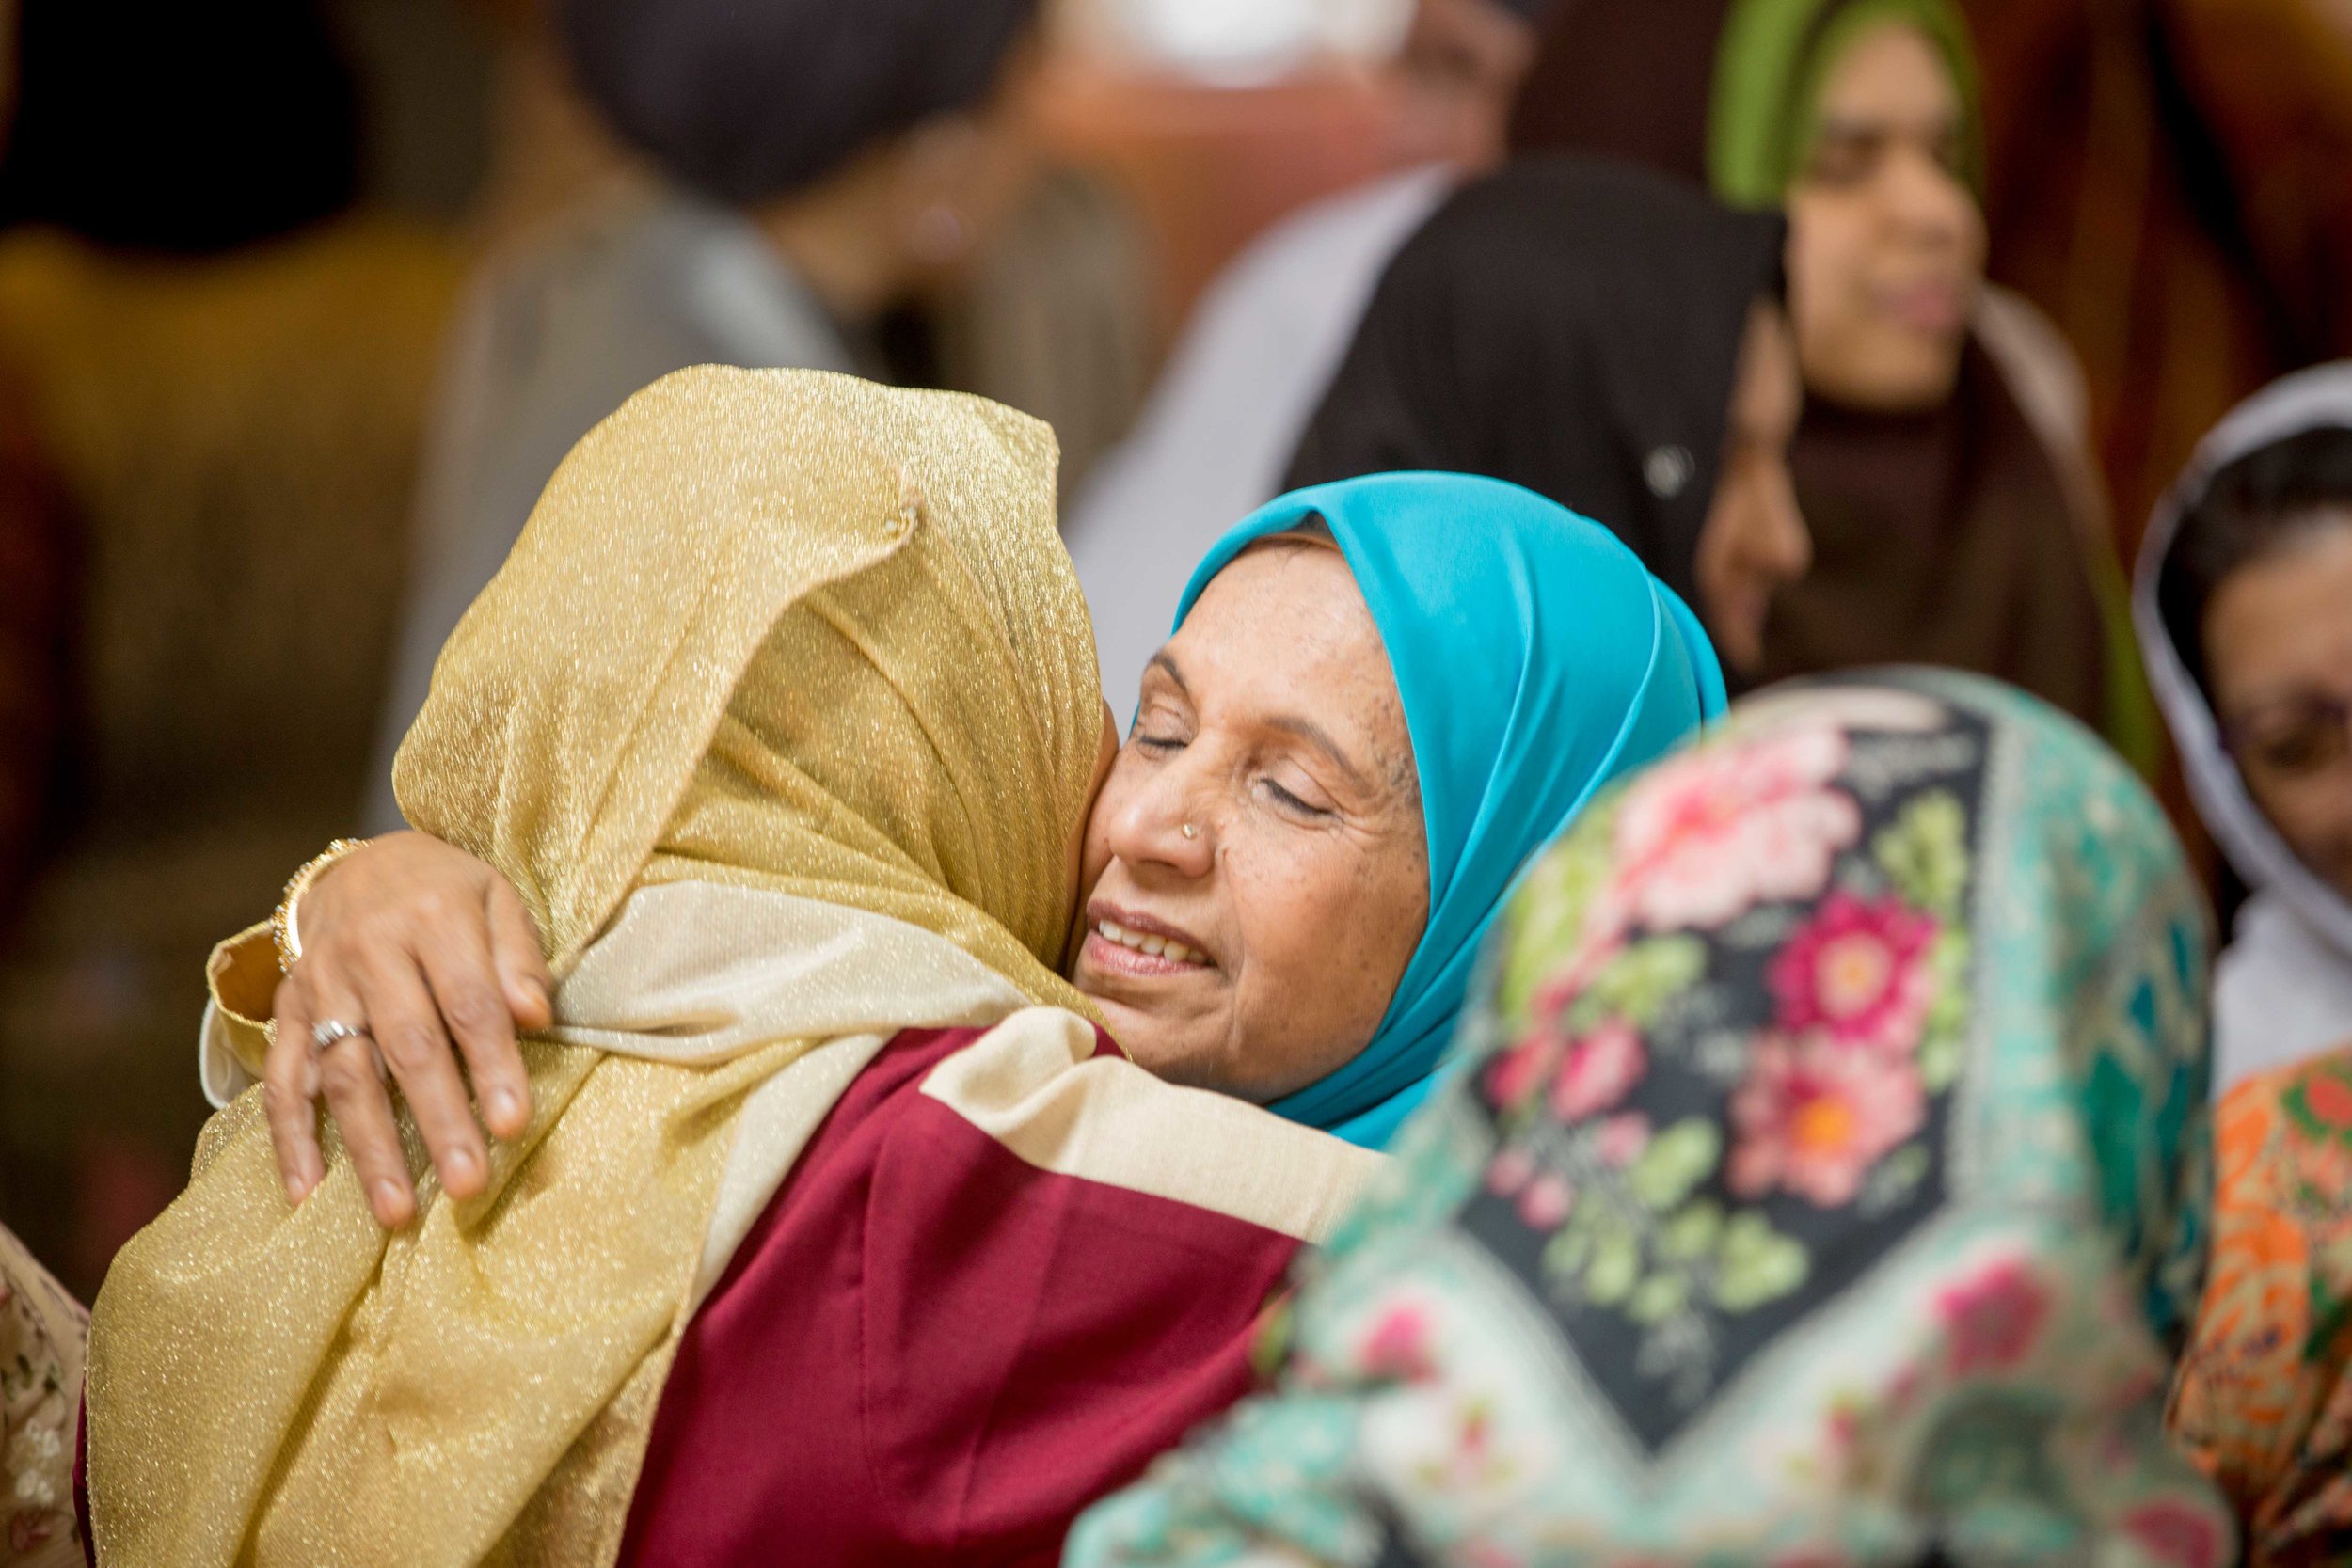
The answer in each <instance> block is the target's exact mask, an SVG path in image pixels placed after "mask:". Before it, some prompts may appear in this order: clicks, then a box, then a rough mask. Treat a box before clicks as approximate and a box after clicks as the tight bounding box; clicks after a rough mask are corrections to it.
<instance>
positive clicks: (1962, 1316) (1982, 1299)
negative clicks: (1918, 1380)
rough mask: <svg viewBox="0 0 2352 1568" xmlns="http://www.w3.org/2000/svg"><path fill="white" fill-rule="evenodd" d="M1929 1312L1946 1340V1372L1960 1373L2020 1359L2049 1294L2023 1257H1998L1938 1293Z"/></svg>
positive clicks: (2047, 1310)
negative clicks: (1939, 1322)
mask: <svg viewBox="0 0 2352 1568" xmlns="http://www.w3.org/2000/svg"><path fill="white" fill-rule="evenodd" d="M1935 1310H1936V1313H1937V1315H1938V1316H1940V1317H1941V1318H1942V1319H1943V1320H1944V1331H1945V1333H1947V1335H1949V1336H1950V1338H1951V1355H1952V1371H1953V1373H1954V1374H1955V1375H1957V1376H1961V1377H1965V1376H1967V1375H1969V1374H1970V1373H1972V1372H1982V1371H1996V1370H2003V1369H2006V1368H2010V1367H2014V1366H2016V1365H2017V1364H2018V1363H2019V1362H2020V1361H2023V1360H2024V1359H2025V1358H2026V1352H2027V1351H2029V1350H2031V1349H2032V1348H2033V1342H2034V1336H2035V1335H2037V1334H2038V1333H2040V1332H2041V1330H2042V1321H2043V1320H2044V1319H2045V1318H2047V1317H2048V1316H2049V1315H2050V1292H2049V1291H2048V1290H2047V1289H2046V1288H2045V1287H2044V1286H2043V1285H2042V1282H2041V1281H2040V1280H2039V1279H2036V1278H2035V1277H2034V1274H2033V1270H2032V1269H2030V1268H2028V1267H2027V1266H2026V1264H2025V1263H2024V1262H2023V1261H2021V1260H2020V1259H2014V1258H2010V1259H2002V1260H2001V1261H2000V1262H1998V1263H1995V1264H1994V1265H1993V1266H1992V1267H1990V1268H1988V1269H1986V1270H1985V1271H1984V1272H1983V1273H1982V1274H1980V1275H1977V1277H1976V1278H1974V1279H1971V1280H1967V1281H1965V1282H1963V1283H1962V1284H1959V1285H1955V1286H1953V1287H1952V1288H1951V1289H1950V1290H1948V1291H1944V1292H1943V1293H1941V1294H1940V1295H1938V1296H1937V1297H1936V1298H1935Z"/></svg>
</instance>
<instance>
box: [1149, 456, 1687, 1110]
mask: <svg viewBox="0 0 2352 1568" xmlns="http://www.w3.org/2000/svg"><path fill="white" fill-rule="evenodd" d="M1314 518H1321V519H1322V521H1323V522H1324V523H1325V525H1326V526H1327V527H1328V528H1329V529H1330V531H1331V536H1332V538H1333V539H1334V540H1335V541H1336V542H1337V543H1338V545H1339V547H1340V553H1341V554H1342V555H1343V556H1344V557H1346V560H1347V564H1348V568H1349V570H1350V571H1352V572H1353V573H1354V574H1355V577H1356V585H1357V587H1358V588H1359V589H1360V590H1361V591H1362V593H1363V595H1364V603H1365V604H1366V605H1367V606H1369V607H1370V608H1371V610H1372V619H1373V624H1374V625H1375V626H1377V627H1378V628H1379V631H1380V641H1381V642H1382V644H1383V646H1385V647H1386V648H1387V650H1388V654H1389V662H1390V664H1391V666H1392V667H1393V668H1394V670H1395V673H1396V689H1397V695H1398V696H1399V697H1400V698H1401V699H1402V700H1403V703H1404V707H1405V727H1406V733H1407V734H1409V735H1410V736H1411V737H1412V742H1413V759H1414V763H1415V765H1416V766H1417V767H1418V768H1419V769H1420V773H1421V800H1422V819H1423V821H1424V823H1425V824H1426V827H1427V829H1428V833H1429V926H1428V928H1427V930H1425V931H1424V932H1423V933H1422V939H1421V946H1420V947H1419V948H1418V949H1417V950H1416V951H1415V952H1414V954H1413V958H1412V962H1411V963H1410V964H1408V965H1407V966H1406V970H1405V977H1404V979H1403V980H1402V981H1400V982H1399V983H1398V985H1397V988H1396V995H1395V996H1394V997H1393V998H1392V999H1391V1001H1390V1003H1389V1010H1388V1013H1387V1015H1386V1016H1385V1017H1384V1018H1382V1020H1381V1021H1380V1027H1379V1030H1378V1031H1377V1032H1376V1033H1375V1035H1374V1036H1373V1037H1372V1043H1371V1044H1370V1045H1368V1046H1366V1047H1365V1048H1364V1050H1363V1051H1362V1053H1360V1054H1359V1055H1358V1056H1357V1057H1356V1058H1355V1060H1353V1061H1351V1062H1349V1063H1348V1064H1347V1065H1346V1066H1345V1067H1343V1068H1342V1069H1339V1070H1338V1071H1337V1072H1334V1073H1332V1074H1331V1075H1330V1076H1329V1077H1327V1078H1325V1079H1322V1080H1321V1081H1319V1082H1317V1083H1314V1084H1311V1085H1308V1086H1307V1087H1306V1088H1303V1089H1301V1090H1299V1091H1298V1092H1297V1093H1295V1094H1293V1095H1290V1096H1288V1097H1286V1098H1284V1099H1282V1100H1279V1101H1276V1102H1275V1103H1274V1105H1273V1106H1272V1107H1271V1108H1272V1109H1273V1110H1274V1111H1275V1112H1277V1113H1278V1114H1279V1115H1281V1116H1285V1117H1290V1118H1291V1119H1292V1120H1294V1121H1302V1122H1305V1123H1307V1124H1308V1125H1310V1126H1312V1127H1320V1128H1323V1129H1324V1130H1325V1131H1327V1132H1335V1133H1337V1134H1338V1135H1340V1136H1341V1137H1343V1138H1345V1139H1347V1140H1348V1141H1350V1142H1351V1143H1358V1144H1362V1145H1365V1146H1368V1147H1371V1148H1378V1147H1380V1146H1381V1145H1383V1144H1385V1143H1386V1142H1387V1141H1388V1138H1389V1134H1390V1133H1391V1132H1394V1131H1395V1129H1396V1125H1397V1123H1398V1122H1400V1121H1402V1120H1403V1119H1404V1118H1405V1117H1406V1113H1407V1112H1409V1111H1411V1110H1412V1108H1413V1107H1414V1106H1416V1105H1418V1104H1420V1103H1421V1101H1422V1097H1423V1096H1424V1095H1425V1094H1426V1093H1427V1092H1428V1089H1429V1076H1430V1074H1431V1072H1432V1071H1434V1070H1435V1069H1436V1068H1437V1065H1438V1057H1439V1056H1440V1055H1442V1054H1443V1053H1444V1051H1445V1048H1446V1043H1447V1041H1448V1040H1449V1039H1451V1038H1452V1037H1453V1033H1454V1015H1455V1014H1456V1013H1458V1012H1460V1011H1461V1007H1462V997H1463V994H1464V992H1465V990H1467V989H1468V987H1469V984H1470V968H1471V964H1472V961H1473V959H1474V958H1475V956H1476V954H1477V951H1478V945H1479V942H1480V941H1481V940H1482V939H1483V938H1484V937H1485V936H1486V928H1487V927H1488V926H1489V925H1490V924H1492V922H1493V920H1494V917H1495V911H1497V910H1498V909H1499V908H1500V907H1501V906H1502V901H1503V895H1504V894H1505V893H1506V892H1507V891H1508V890H1509V888H1510V885H1511V881H1512V879H1513V878H1515V877H1516V876H1518V871H1519V868H1520V866H1521V865H1523V864H1524V863H1526V862H1527V860H1528V859H1529V857H1530V856H1532V855H1534V852H1535V851H1536V850H1537V849H1539V848H1541V847H1543V846H1544V844H1545V843H1546V842H1547V841H1549V839H1550V838H1551V837H1552V836H1553V835H1554V834H1556V833H1558V832H1560V831H1561V830H1562V829H1563V828H1565V826H1566V825H1567V824H1568V822H1569V821H1570V819H1572V818H1573V817H1574V816H1576V814H1577V813H1578V812H1579V811H1580V810H1581V809H1582V807H1583V805H1584V802H1585V801H1586V800H1590V799H1591V798H1592V795H1593V792H1594V791H1595V790H1597V789H1598V788H1599V787H1600V786H1601V785H1603V784H1607V783H1608V782H1609V781H1610V780H1612V779H1613V778H1615V777H1617V776H1618V775H1619V774H1621V773H1627V772H1630V771H1632V770H1633V769H1635V768H1640V767H1642V766H1643V765H1644V764H1645V763H1648V762H1650V761H1652V760H1654V759H1655V758H1657V757H1658V756H1660V755H1661V753H1663V752H1667V751H1669V750H1671V749H1672V748H1673V747H1675V746H1676V745H1677V744H1678V743H1680V742H1681V741H1683V740H1685V739H1687V738H1689V737H1690V736H1692V735H1693V734H1694V733H1696V731H1697V730H1698V727H1699V725H1700V724H1701V723H1702V722H1704V721H1708V720H1711V719H1713V718H1715V717H1716V716H1717V715H1719V714H1721V713H1722V712H1723V710H1724V676H1723V670H1722V668H1721V666H1719V665H1718V664H1717V663H1716V661H1715V650H1714V648H1713V646H1712V645H1711V644H1710V643H1709V642H1708V640H1707V634H1706V633H1705V632H1703V631H1701V630H1700V629H1699V624H1698V621H1697V618H1696V617H1694V616H1693V615H1692V613H1691V611H1690V609H1689V608H1688V607H1687V606H1686V605H1684V604H1683V602H1682V601H1681V599H1679V598H1677V596H1676V595H1675V594H1674V592H1673V591H1672V590H1670V589H1669V588H1667V587H1666V585H1665V584H1664V583H1662V582H1660V581H1659V580H1658V579H1657V578H1654V577H1652V576H1651V575H1650V573H1649V571H1648V569H1647V568H1646V567H1645V566H1644V565H1643V564H1642V562H1641V561H1640V560H1639V559H1638V558H1637V557H1635V555H1634V554H1633V552H1632V551H1631V550H1629V549H1627V548H1626V547H1625V546H1624V545H1622V544H1620V543H1618V541H1617V539H1616V536H1615V535H1613V534H1612V533H1611V532H1610V531H1608V530H1607V529H1605V528H1602V527H1601V526H1600V525H1599V524H1597V523H1596V522H1593V521H1591V520H1590V519H1588V518H1584V517H1580V516H1578V515H1576V514H1575V513H1573V512H1570V511H1568V510H1567V509H1566V508H1565V507H1563V506H1560V505H1558V504H1556V503H1555V502H1552V501H1549V500H1547V499H1544V498H1543V497H1541V496H1539V495H1536V494H1535V493H1534V491H1532V490H1524V489H1521V488H1520V487H1519V486H1518V485H1516V484H1506V483H1503V482H1502V481H1501V480H1495V479H1483V478H1479V477H1477V476H1474V475H1470V474H1438V473H1392V474H1373V475H1369V476H1366V477H1364V478H1359V479H1350V480H1343V481H1341V482H1339V483H1334V484H1318V485H1315V486H1313V487H1311V488H1309V489H1305V490H1294V491H1292V492H1291V493H1290V494H1288V495H1286V496H1279V497H1277V498H1276V499H1273V500H1271V501H1268V502H1267V503H1266V504H1265V505H1264V506H1262V507H1260V508H1259V509H1258V510H1257V511H1255V512H1253V513H1251V514H1250V515H1248V516H1247V517H1245V518H1243V519H1242V520H1241V521H1240V522H1239V523H1237V524H1235V525H1234V526H1233V527H1232V530H1231V531H1228V532H1227V533H1226V535H1225V537H1223V538H1222V539H1220V540H1218V541H1217V542H1216V546H1214V547H1213V548H1212V549H1211V550H1210V551H1209V553H1208V556H1207V558H1206V559H1205V560H1203V561H1202V562H1200V566H1199V568H1198V569H1196V570H1195V571H1194V573H1193V575H1192V580H1191V581H1190V582H1189V583H1187V584H1186V585H1185V587H1184V598H1183V600H1182V601H1181V602H1180V603H1179V604H1178V606H1177V610H1176V625H1177V626H1183V625H1184V617H1185V616H1186V615H1188V614H1190V613H1191V612H1192V607H1193V603H1194V601H1195V600H1197V599H1199V598H1200V591H1201V590H1202V589H1204V588H1206V587H1207V586H1208V584H1209V579H1210V578H1214V577H1216V575H1217V573H1219V572H1221V571H1223V570H1224V569H1225V567H1226V566H1227V565H1228V564H1229V563H1230V562H1232V560H1233V558H1234V557H1235V556H1237V555H1239V554H1241V552H1242V551H1243V550H1245V549H1247V548H1248V546H1250V545H1252V544H1254V543H1256V542H1257V541H1258V540H1261V539H1263V538H1265V537H1266V536H1268V535H1269V534H1276V533H1281V532H1285V531H1289V530H1292V529H1295V528H1298V527H1300V526H1302V525H1304V524H1306V523H1307V522H1309V521H1310V520H1311V519H1314Z"/></svg>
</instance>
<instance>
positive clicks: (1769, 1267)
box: [1714, 1214, 1813, 1312]
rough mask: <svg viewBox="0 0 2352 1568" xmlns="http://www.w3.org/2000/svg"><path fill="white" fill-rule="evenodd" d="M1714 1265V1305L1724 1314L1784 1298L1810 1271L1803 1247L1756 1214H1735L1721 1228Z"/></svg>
mask: <svg viewBox="0 0 2352 1568" xmlns="http://www.w3.org/2000/svg"><path fill="white" fill-rule="evenodd" d="M1715 1265H1716V1272H1715V1292H1714V1293H1715V1305H1716V1306H1718V1307H1722V1308H1723V1309H1724V1311H1726V1312H1744V1311H1746V1310H1748V1309H1749V1308H1750V1307H1761V1306H1763V1305H1764V1303H1766V1302H1768V1301H1772V1300H1776V1299H1777V1298H1779V1297H1781V1296H1785V1295H1787V1294H1788V1292H1789V1291H1793V1290H1795V1289H1796V1288H1797V1287H1798V1286H1800V1285H1802V1284H1804V1279H1805V1275H1808V1274H1810V1273H1811V1272H1812V1268H1813V1264H1812V1259H1809V1258H1807V1257H1806V1256H1805V1252H1804V1248H1803V1247H1801V1246H1799V1245H1798V1244H1797V1243H1794V1242H1792V1241H1790V1240H1789V1239H1788V1237H1786V1236H1784V1235H1782V1234H1781V1233H1780V1232H1779V1231H1777V1230H1774V1229H1773V1228H1772V1227H1771V1226H1769V1225H1767V1224H1765V1223H1764V1219H1763V1216H1761V1215H1759V1214H1740V1215H1736V1216H1734V1218H1733V1219H1732V1222H1731V1223H1730V1224H1729V1225H1728V1226H1725V1227H1724V1242H1723V1246H1722V1248H1721V1249H1720V1250H1719V1251H1718V1252H1717V1254H1716V1259H1715Z"/></svg>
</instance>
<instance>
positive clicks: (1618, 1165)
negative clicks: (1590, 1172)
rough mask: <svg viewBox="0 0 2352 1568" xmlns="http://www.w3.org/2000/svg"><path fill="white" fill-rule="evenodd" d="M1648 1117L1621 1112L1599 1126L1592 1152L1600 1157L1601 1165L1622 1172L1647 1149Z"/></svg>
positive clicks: (1635, 1112) (1638, 1113)
mask: <svg viewBox="0 0 2352 1568" xmlns="http://www.w3.org/2000/svg"><path fill="white" fill-rule="evenodd" d="M1649 1132H1650V1128H1649V1117H1645V1116H1644V1115H1643V1114H1642V1113H1641V1112H1639V1111H1621V1112H1619V1113H1618V1114H1617V1115H1615V1116H1613V1117H1610V1118H1609V1119H1608V1120H1607V1121H1604V1122H1602V1123H1601V1124H1600V1132H1598V1134H1597V1135H1596V1136H1595V1137H1594V1139H1593V1152H1594V1153H1596V1154H1597V1155H1599V1156H1600V1163H1601V1164H1604V1165H1609V1166H1611V1167H1613V1168H1614V1169H1617V1170H1623V1169H1624V1168H1625V1167H1626V1166H1628V1165H1629V1164H1632V1163H1633V1162H1634V1161H1636V1160H1638V1159H1640V1158H1641V1157H1642V1150H1644V1149H1645V1148H1648V1147H1649Z"/></svg>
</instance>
